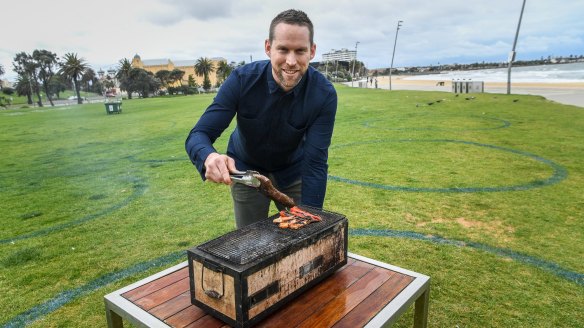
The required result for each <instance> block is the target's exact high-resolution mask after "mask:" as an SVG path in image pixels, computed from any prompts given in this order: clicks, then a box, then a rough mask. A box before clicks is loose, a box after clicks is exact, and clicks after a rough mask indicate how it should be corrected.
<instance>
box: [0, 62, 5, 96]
mask: <svg viewBox="0 0 584 328" xmlns="http://www.w3.org/2000/svg"><path fill="white" fill-rule="evenodd" d="M5 72H6V71H5V70H4V66H2V65H1V64H0V76H2V75H4V73H5ZM0 90H2V79H0Z"/></svg>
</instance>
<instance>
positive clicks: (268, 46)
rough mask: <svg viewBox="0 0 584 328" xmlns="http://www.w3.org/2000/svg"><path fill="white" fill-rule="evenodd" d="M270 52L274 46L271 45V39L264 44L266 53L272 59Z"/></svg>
mask: <svg viewBox="0 0 584 328" xmlns="http://www.w3.org/2000/svg"><path fill="white" fill-rule="evenodd" d="M270 50H272V45H271V44H270V39H266V41H265V43H264V51H265V52H266V55H267V56H268V58H270Z"/></svg>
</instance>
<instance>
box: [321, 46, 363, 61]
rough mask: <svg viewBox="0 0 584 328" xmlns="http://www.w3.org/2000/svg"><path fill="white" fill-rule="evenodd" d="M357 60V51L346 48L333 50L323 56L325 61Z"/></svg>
mask: <svg viewBox="0 0 584 328" xmlns="http://www.w3.org/2000/svg"><path fill="white" fill-rule="evenodd" d="M356 58H357V51H356V50H348V49H346V48H342V49H341V50H335V49H331V51H330V52H328V53H325V54H322V60H323V61H337V60H338V61H346V62H349V61H352V60H355V59H356Z"/></svg>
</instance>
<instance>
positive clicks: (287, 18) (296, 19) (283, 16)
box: [270, 9, 314, 45]
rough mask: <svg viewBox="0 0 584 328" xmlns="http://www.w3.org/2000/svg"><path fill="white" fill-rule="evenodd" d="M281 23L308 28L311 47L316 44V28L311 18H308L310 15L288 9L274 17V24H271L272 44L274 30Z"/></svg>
mask: <svg viewBox="0 0 584 328" xmlns="http://www.w3.org/2000/svg"><path fill="white" fill-rule="evenodd" d="M280 23H286V24H290V25H299V26H306V27H308V32H309V35H310V45H312V44H314V26H313V25H312V22H311V21H310V18H308V15H306V13H305V12H303V11H302V10H296V9H288V10H285V11H283V12H281V13H279V14H278V15H277V16H276V17H274V19H272V23H270V42H272V41H274V30H275V29H276V25H278V24H280Z"/></svg>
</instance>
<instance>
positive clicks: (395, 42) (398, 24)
mask: <svg viewBox="0 0 584 328" xmlns="http://www.w3.org/2000/svg"><path fill="white" fill-rule="evenodd" d="M403 22H404V21H397V28H396V29H395V41H394V42H393V54H392V55H391V65H390V66H389V90H391V71H392V70H393V57H395V46H396V44H397V32H399V28H400V26H401V23H403Z"/></svg>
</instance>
